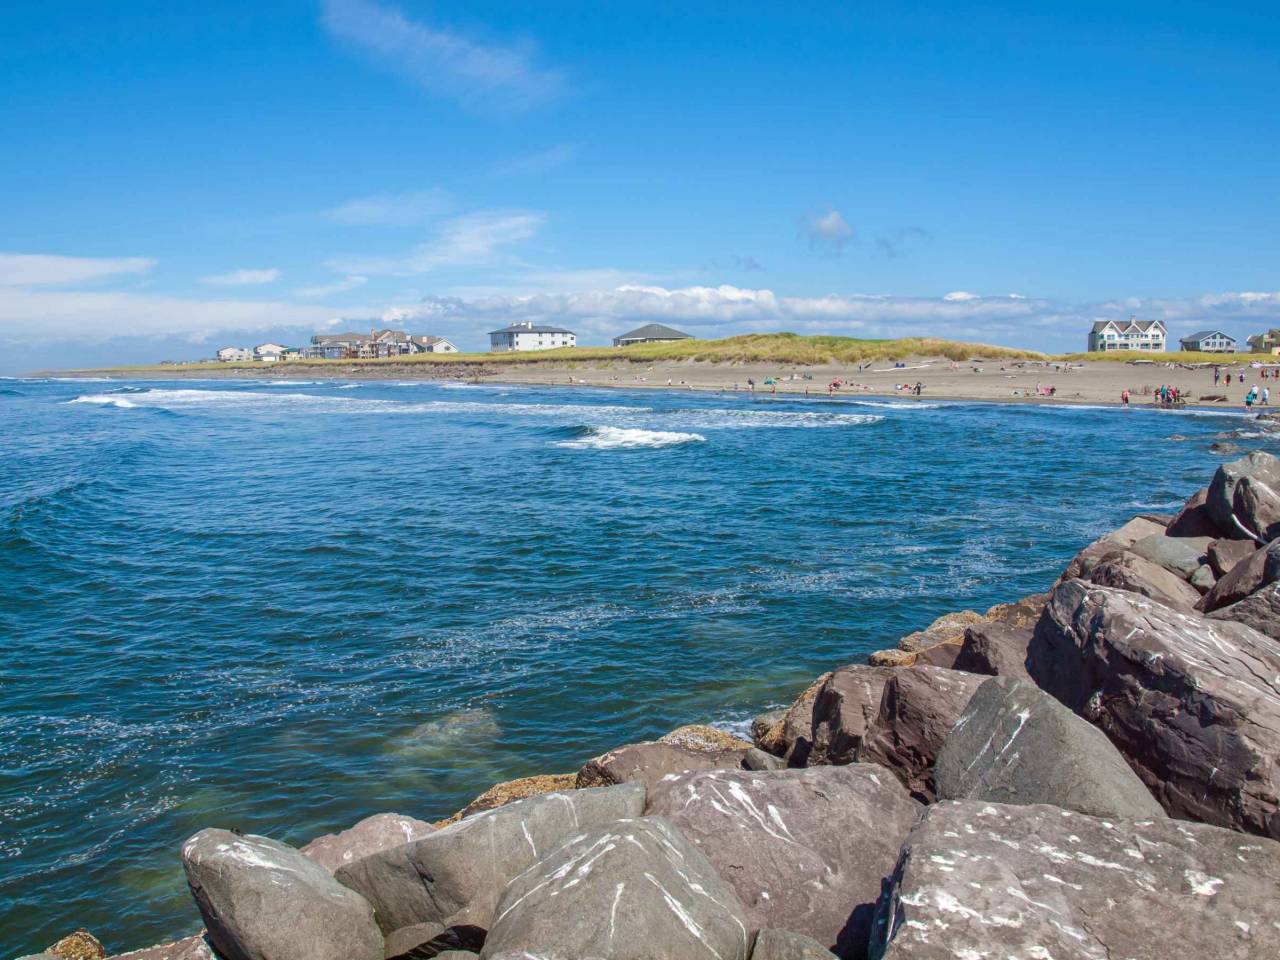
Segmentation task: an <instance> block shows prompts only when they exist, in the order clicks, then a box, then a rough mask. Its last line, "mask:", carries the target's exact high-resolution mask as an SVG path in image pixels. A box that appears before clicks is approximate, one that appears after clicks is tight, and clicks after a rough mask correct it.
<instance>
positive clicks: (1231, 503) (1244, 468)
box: [1205, 450, 1280, 543]
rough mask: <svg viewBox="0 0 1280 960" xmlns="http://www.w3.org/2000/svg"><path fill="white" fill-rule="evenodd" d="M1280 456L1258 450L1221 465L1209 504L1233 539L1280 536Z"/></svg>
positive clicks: (1215, 520) (1214, 516)
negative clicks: (1276, 456)
mask: <svg viewBox="0 0 1280 960" xmlns="http://www.w3.org/2000/svg"><path fill="white" fill-rule="evenodd" d="M1277 491H1280V459H1277V458H1275V457H1273V456H1272V455H1271V454H1269V453H1263V452H1262V451H1260V450H1255V451H1254V452H1253V453H1249V454H1246V455H1245V456H1243V457H1241V458H1240V459H1239V460H1232V461H1231V462H1230V463H1224V464H1223V465H1222V466H1220V467H1218V470H1217V472H1216V473H1215V474H1214V475H1213V480H1212V482H1211V483H1210V484H1209V493H1208V496H1207V498H1206V501H1205V506H1206V507H1207V508H1208V510H1209V515H1210V516H1211V517H1213V522H1214V524H1215V525H1216V526H1217V527H1218V529H1219V530H1221V531H1222V533H1223V535H1224V536H1226V537H1229V538H1230V539H1232V540H1259V541H1261V542H1264V543H1265V542H1267V541H1269V540H1272V539H1274V538H1275V537H1277V536H1280V494H1277Z"/></svg>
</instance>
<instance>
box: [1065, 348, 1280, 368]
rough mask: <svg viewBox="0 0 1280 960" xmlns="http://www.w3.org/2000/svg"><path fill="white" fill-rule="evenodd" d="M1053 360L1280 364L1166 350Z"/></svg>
mask: <svg viewBox="0 0 1280 960" xmlns="http://www.w3.org/2000/svg"><path fill="white" fill-rule="evenodd" d="M1054 359H1055V360H1062V361H1070V362H1072V363H1075V362H1080V361H1085V360H1089V361H1098V362H1101V363H1131V362H1133V361H1134V360H1146V361H1148V362H1150V363H1212V364H1218V365H1220V366H1227V365H1229V364H1233V363H1252V362H1253V361H1255V360H1259V361H1262V362H1264V363H1276V362H1280V357H1273V356H1271V355H1269V354H1265V353H1199V352H1197V351H1194V350H1168V351H1165V352H1164V353H1153V352H1151V351H1149V350H1100V351H1098V352H1096V353H1064V354H1059V355H1058V356H1055V357H1054Z"/></svg>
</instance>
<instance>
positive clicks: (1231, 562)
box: [1209, 539, 1258, 577]
mask: <svg viewBox="0 0 1280 960" xmlns="http://www.w3.org/2000/svg"><path fill="white" fill-rule="evenodd" d="M1257 549H1258V545H1257V544H1256V543H1254V542H1253V541H1252V540H1226V539H1222V540H1215V541H1213V543H1211V544H1209V566H1210V568H1211V569H1212V570H1213V574H1214V576H1215V577H1225V576H1226V575H1227V574H1228V573H1230V572H1231V571H1232V570H1233V569H1235V566H1236V564H1238V563H1243V562H1244V561H1245V560H1248V559H1249V558H1250V557H1251V556H1253V554H1254V552H1255V551H1256V550H1257Z"/></svg>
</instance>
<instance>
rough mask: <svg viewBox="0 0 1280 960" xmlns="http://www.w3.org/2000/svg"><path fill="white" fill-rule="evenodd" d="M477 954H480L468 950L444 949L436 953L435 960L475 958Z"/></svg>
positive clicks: (466, 959)
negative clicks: (442, 951)
mask: <svg viewBox="0 0 1280 960" xmlns="http://www.w3.org/2000/svg"><path fill="white" fill-rule="evenodd" d="M478 956H480V954H478V953H472V952H471V951H470V950H446V951H445V952H444V953H437V954H436V960H475V958H476V957H478Z"/></svg>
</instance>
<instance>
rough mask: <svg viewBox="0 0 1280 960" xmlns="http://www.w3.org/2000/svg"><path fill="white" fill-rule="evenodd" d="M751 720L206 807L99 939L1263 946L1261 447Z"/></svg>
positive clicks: (1249, 955) (337, 945)
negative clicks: (584, 752)
mask: <svg viewBox="0 0 1280 960" xmlns="http://www.w3.org/2000/svg"><path fill="white" fill-rule="evenodd" d="M752 741H753V742H751V743H748V742H746V741H742V740H738V739H736V738H734V737H731V736H729V735H727V734H724V733H723V732H721V731H718V730H715V729H713V728H710V727H705V726H693V727H682V728H680V729H679V730H676V731H673V732H672V733H671V734H669V735H668V736H666V737H663V738H661V739H659V740H655V741H647V742H643V743H633V744H627V745H623V746H619V747H616V748H614V749H612V750H609V751H607V752H605V753H602V754H600V755H599V756H597V757H595V758H593V759H590V760H587V761H586V762H584V764H583V765H582V767H581V769H579V770H578V771H577V772H576V773H566V774H556V775H547V776H541V777H529V778H524V779H522V780H519V781H513V782H511V783H509V784H499V785H497V786H495V787H493V788H491V789H490V790H488V791H486V792H485V793H484V794H482V795H481V796H480V797H478V798H477V799H476V801H474V802H473V803H472V804H469V805H468V806H467V807H466V808H464V809H463V810H462V811H459V813H458V814H456V815H455V816H454V817H452V818H450V819H449V820H446V821H441V822H439V823H437V824H430V823H427V822H425V821H423V820H418V819H414V818H413V817H412V816H409V815H404V814H401V813H384V814H379V815H376V816H374V817H370V818H368V819H366V820H363V821H361V822H360V823H358V824H356V825H354V826H353V827H351V828H350V829H348V830H345V831H342V832H340V833H336V834H332V835H328V836H325V837H321V838H318V839H316V840H313V841H312V842H311V843H309V844H307V845H306V846H305V847H303V848H301V849H294V848H293V847H290V846H288V845H286V844H283V843H280V842H277V841H276V840H272V839H269V838H266V837H257V836H244V835H240V834H238V833H234V832H229V831H226V830H222V829H217V828H216V827H211V828H210V829H206V830H202V831H201V832H200V833H198V834H196V835H195V836H194V837H191V838H190V839H189V840H187V842H186V843H185V844H184V845H183V846H182V849H181V859H182V864H183V866H184V868H185V870H186V876H187V882H188V885H189V886H190V889H191V893H192V895H193V899H194V902H195V907H196V909H197V910H198V912H199V916H200V919H201V920H202V921H203V927H204V929H203V931H202V932H201V933H200V934H198V935H196V936H190V937H187V938H186V939H183V940H178V941H175V942H173V943H170V944H162V945H159V946H155V947H149V948H146V949H143V950H139V951H134V952H131V953H124V954H117V955H116V958H117V960H125V958H128V960H214V958H222V960H328V958H332V960H430V958H433V957H437V958H442V960H462V958H465V957H472V958H475V957H477V956H478V957H479V958H481V960H685V958H689V960H697V958H706V960H821V958H824V957H825V958H828V960H830V958H831V957H833V956H835V957H841V958H845V960H881V958H883V960H944V958H946V960H987V958H989V960H1004V958H1018V960H1023V958H1025V960H1115V958H1122V957H1124V958H1136V960H1143V958H1149V960H1154V958H1161V960H1167V958H1175V957H1197V958H1209V957H1212V958H1214V960H1261V958H1276V957H1280V460H1277V458H1275V457H1273V456H1271V455H1269V454H1266V453H1250V454H1248V455H1247V456H1244V457H1241V458H1240V459H1238V460H1235V461H1233V462H1231V463H1227V464H1224V465H1223V466H1222V467H1220V468H1219V470H1218V471H1217V473H1216V475H1215V476H1214V477H1213V478H1212V479H1211V482H1210V483H1209V484H1208V486H1207V487H1206V488H1205V489H1203V490H1200V491H1198V492H1196V493H1195V494H1194V495H1193V496H1192V497H1190V499H1189V500H1188V501H1187V503H1186V506H1185V507H1184V508H1183V509H1182V510H1181V511H1180V512H1179V513H1178V514H1177V516H1175V517H1158V516H1142V517H1135V518H1134V519H1133V520H1131V521H1130V522H1129V523H1126V524H1125V525H1124V526H1122V527H1121V528H1120V529H1118V530H1116V531H1114V532H1112V533H1109V534H1107V535H1106V536H1103V537H1101V538H1099V539H1098V540H1097V541H1095V542H1094V543H1092V544H1090V545H1089V546H1088V547H1086V548H1085V549H1084V550H1082V551H1081V552H1080V553H1079V554H1078V555H1077V556H1076V557H1075V558H1074V559H1072V560H1071V562H1070V563H1069V564H1068V566H1067V568H1066V570H1065V571H1064V572H1063V575H1062V577H1061V578H1060V579H1059V580H1058V582H1057V583H1056V584H1054V585H1053V588H1052V590H1051V591H1050V592H1049V593H1047V594H1041V595H1037V596H1033V597H1027V598H1025V599H1023V600H1020V601H1017V602H1015V603H1010V604H1001V605H999V606H997V607H993V608H992V609H991V610H988V611H987V612H986V613H978V612H975V611H963V612H961V613H957V614H951V615H948V616H946V617H943V618H940V619H939V620H938V621H936V622H935V623H934V624H932V625H927V626H924V628H923V629H921V630H919V631H917V632H915V633H913V634H911V635H910V636H908V637H905V638H904V639H903V641H902V644H901V645H900V647H899V648H897V649H895V650H886V651H879V652H877V653H875V654H873V655H872V656H871V658H870V662H868V663H857V664H848V665H844V666H839V667H837V668H836V669H833V670H832V671H831V672H830V673H827V674H824V675H823V676H821V677H819V678H817V679H816V680H815V681H814V682H813V683H812V684H811V685H810V686H809V688H808V689H807V690H805V691H804V693H803V694H801V695H800V697H798V698H797V699H796V701H795V703H794V704H793V705H792V706H791V707H790V708H789V709H786V710H781V711H776V712H774V713H772V714H766V715H762V716H761V717H759V718H757V720H756V721H755V723H753V724H752ZM412 812H413V811H410V813H412ZM193 927H194V917H193ZM39 956H40V957H41V958H46V960H47V958H54V957H61V958H64V960H69V958H81V957H93V958H97V957H104V956H106V951H105V950H104V949H103V948H102V946H101V945H100V944H98V942H97V941H96V940H94V938H93V937H92V936H90V935H89V934H88V933H87V932H85V931H77V932H76V933H75V934H73V935H72V936H70V937H68V938H66V939H65V940H63V941H60V942H59V943H58V944H55V945H53V946H52V947H50V948H49V950H48V951H46V953H44V954H40V955H39Z"/></svg>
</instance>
